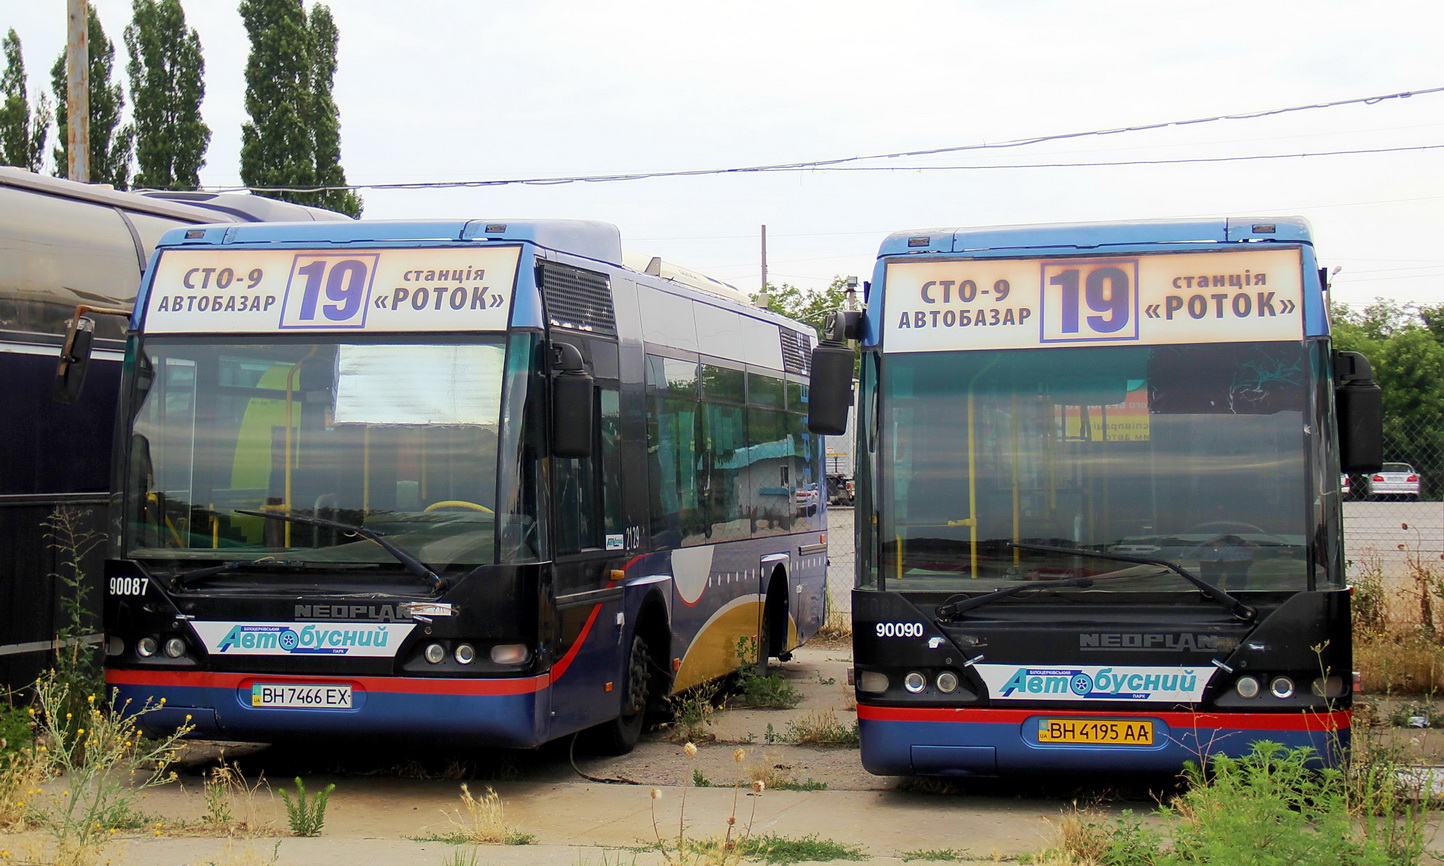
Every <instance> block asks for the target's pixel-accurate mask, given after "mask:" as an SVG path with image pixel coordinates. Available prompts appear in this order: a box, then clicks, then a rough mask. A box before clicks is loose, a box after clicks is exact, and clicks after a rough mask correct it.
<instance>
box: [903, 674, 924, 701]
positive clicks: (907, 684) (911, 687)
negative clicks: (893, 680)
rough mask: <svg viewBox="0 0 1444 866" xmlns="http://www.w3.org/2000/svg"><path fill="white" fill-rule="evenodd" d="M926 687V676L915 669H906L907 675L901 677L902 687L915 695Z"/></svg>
mask: <svg viewBox="0 0 1444 866" xmlns="http://www.w3.org/2000/svg"><path fill="white" fill-rule="evenodd" d="M927 687H928V678H927V677H925V676H923V675H922V674H920V673H918V672H917V671H908V675H907V676H905V677H903V688H905V689H907V690H908V691H910V692H912V693H913V694H915V695H916V694H919V693H921V692H922V690H923V689H925V688H927Z"/></svg>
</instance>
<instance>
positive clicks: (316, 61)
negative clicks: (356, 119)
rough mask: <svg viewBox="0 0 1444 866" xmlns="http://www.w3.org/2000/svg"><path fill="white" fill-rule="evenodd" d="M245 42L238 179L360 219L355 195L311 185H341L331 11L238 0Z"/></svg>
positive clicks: (293, 2)
mask: <svg viewBox="0 0 1444 866" xmlns="http://www.w3.org/2000/svg"><path fill="white" fill-rule="evenodd" d="M240 12H241V20H242V21H243V22H244V23H245V25H246V33H247V34H249V36H250V39H251V54H250V57H249V58H248V59H247V60H246V96H245V106H246V112H247V113H248V114H249V115H250V117H251V120H250V122H248V123H245V124H244V125H242V127H241V180H242V181H243V182H245V184H246V185H247V186H250V187H256V188H259V189H261V190H265V189H267V188H272V189H275V188H280V189H281V190H283V191H275V192H264V191H263V192H261V193H260V194H261V195H268V196H271V197H273V198H279V199H284V200H286V201H293V202H297V203H299V204H308V205H317V206H322V207H327V206H329V207H334V208H337V209H339V210H342V211H343V212H345V213H349V214H351V215H352V216H359V215H360V211H361V202H360V199H358V198H357V197H356V196H355V195H354V194H351V195H349V196H348V195H345V194H343V195H339V196H336V195H327V194H325V193H320V192H315V191H306V192H295V191H292V190H295V189H303V190H311V189H312V188H314V187H317V186H320V185H323V184H325V185H337V184H338V183H344V181H345V173H344V172H342V171H341V166H340V121H339V117H338V112H337V110H336V104H335V102H334V101H332V99H331V82H332V79H333V77H334V75H335V71H336V44H337V38H338V35H337V31H336V26H335V22H334V21H333V20H332V18H331V13H330V11H329V10H327V9H326V7H324V6H321V5H319V4H318V5H317V6H316V7H315V8H314V9H313V10H312V14H311V17H310V19H308V18H307V16H306V11H305V9H304V8H303V7H302V5H301V0H241V5H240Z"/></svg>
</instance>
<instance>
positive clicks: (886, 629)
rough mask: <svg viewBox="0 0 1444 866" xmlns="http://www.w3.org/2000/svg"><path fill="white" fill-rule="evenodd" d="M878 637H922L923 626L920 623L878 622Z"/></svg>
mask: <svg viewBox="0 0 1444 866" xmlns="http://www.w3.org/2000/svg"><path fill="white" fill-rule="evenodd" d="M877 636H878V637H922V636H923V624H922V623H920V622H880V623H878V624H877Z"/></svg>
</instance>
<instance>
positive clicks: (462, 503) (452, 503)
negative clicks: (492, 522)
mask: <svg viewBox="0 0 1444 866" xmlns="http://www.w3.org/2000/svg"><path fill="white" fill-rule="evenodd" d="M441 508H469V509H471V510H472V511H482V512H485V513H487V514H495V513H496V512H494V511H492V510H491V509H490V508H487V507H486V506H485V505H477V504H476V503H475V502H467V501H466V500H465V499H443V500H441V501H440V502H433V503H431V504H430V505H428V506H426V508H424V509H422V510H423V512H425V513H430V512H432V511H436V510H438V509H441Z"/></svg>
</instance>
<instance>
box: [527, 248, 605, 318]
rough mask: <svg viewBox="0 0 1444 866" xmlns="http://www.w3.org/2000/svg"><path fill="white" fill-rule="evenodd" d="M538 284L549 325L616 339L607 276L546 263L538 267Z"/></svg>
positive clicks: (540, 263)
mask: <svg viewBox="0 0 1444 866" xmlns="http://www.w3.org/2000/svg"><path fill="white" fill-rule="evenodd" d="M537 281H538V282H539V283H541V291H542V304H543V306H544V308H545V310H546V317H547V324H549V325H551V326H552V327H553V328H570V329H572V330H575V331H586V332H588V333H592V334H606V335H608V336H616V333H617V317H616V313H615V312H614V311H613V309H612V287H611V284H610V283H609V282H608V281H607V276H606V274H598V273H595V272H593V271H584V270H582V269H581V268H574V267H571V266H570V265H559V264H557V263H556V262H547V261H543V262H539V263H538V264H537Z"/></svg>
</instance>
